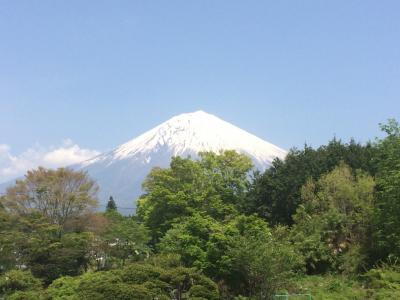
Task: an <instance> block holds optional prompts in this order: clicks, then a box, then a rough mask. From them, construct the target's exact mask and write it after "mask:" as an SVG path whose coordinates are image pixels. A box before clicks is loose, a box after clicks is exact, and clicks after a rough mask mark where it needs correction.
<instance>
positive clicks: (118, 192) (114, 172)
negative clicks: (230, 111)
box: [73, 111, 286, 213]
mask: <svg viewBox="0 0 400 300" xmlns="http://www.w3.org/2000/svg"><path fill="white" fill-rule="evenodd" d="M221 150H236V151H237V152H239V153H243V154H246V155H248V156H249V157H250V158H251V159H252V160H253V163H254V165H255V167H256V168H257V169H259V170H261V171H263V170H265V169H266V168H267V167H269V166H270V165H271V162H272V161H273V160H274V159H275V158H276V157H278V158H284V157H285V155H286V151H285V150H283V149H281V148H279V147H277V146H275V145H273V144H271V143H269V142H266V141H264V140H262V139H260V138H258V137H256V136H254V135H252V134H250V133H248V132H246V131H244V130H242V129H240V128H238V127H236V126H234V125H232V124H230V123H228V122H225V121H223V120H221V119H219V118H218V117H216V116H214V115H211V114H208V113H206V112H203V111H197V112H193V113H186V114H181V115H178V116H175V117H173V118H171V119H169V120H168V121H166V122H164V123H162V124H160V125H159V126H157V127H155V128H153V129H151V130H149V131H147V132H145V133H143V134H142V135H140V136H138V137H137V138H135V139H133V140H130V141H129V142H127V143H125V144H122V145H121V146H119V147H117V148H115V149H114V150H112V151H110V152H106V153H103V154H100V155H98V156H96V157H93V158H91V159H89V160H87V161H84V162H82V163H80V164H77V165H74V166H73V168H74V169H79V170H86V171H87V172H88V173H89V175H90V176H91V177H92V178H93V179H95V180H96V181H97V182H98V184H99V186H100V194H99V198H100V203H101V204H102V205H104V203H105V202H106V200H107V199H108V197H109V196H110V195H112V196H113V197H114V199H116V201H117V204H118V206H119V207H120V208H122V209H123V208H124V207H132V206H134V201H135V199H137V198H138V197H139V196H140V194H141V193H142V190H141V184H142V182H143V180H144V179H145V177H146V175H147V174H148V173H149V171H150V170H151V169H152V168H153V167H156V166H158V167H167V166H168V165H169V162H170V160H171V157H173V156H178V155H179V156H182V157H187V156H189V155H190V156H191V157H194V158H195V157H196V156H197V154H198V153H199V152H201V151H213V152H219V151H221ZM131 212H133V211H131ZM131 212H128V211H127V213H131Z"/></svg>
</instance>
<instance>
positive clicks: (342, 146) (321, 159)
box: [246, 139, 376, 225]
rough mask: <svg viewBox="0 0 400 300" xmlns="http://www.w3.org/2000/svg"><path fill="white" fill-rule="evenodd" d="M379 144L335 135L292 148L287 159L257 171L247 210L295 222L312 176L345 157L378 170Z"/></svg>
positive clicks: (353, 166)
mask: <svg viewBox="0 0 400 300" xmlns="http://www.w3.org/2000/svg"><path fill="white" fill-rule="evenodd" d="M375 153H376V147H375V146H374V144H372V143H367V144H366V145H361V144H358V143H356V142H355V141H354V140H351V141H350V142H349V143H342V142H341V141H340V140H336V139H333V140H332V141H330V142H329V143H328V145H324V146H321V147H319V148H317V149H313V148H311V147H310V146H307V145H305V146H304V149H302V150H298V149H291V150H290V151H289V153H288V155H287V156H286V158H285V159H284V160H279V159H276V160H275V161H273V163H272V166H271V167H270V168H269V169H267V170H266V171H265V172H264V173H263V174H257V175H256V176H255V179H254V182H253V184H252V186H251V188H250V192H249V194H248V197H247V201H246V211H247V212H248V213H257V214H258V215H259V216H260V217H262V218H265V219H266V220H267V221H268V222H269V223H270V224H272V225H275V224H286V225H291V224H293V215H294V214H295V212H296V209H297V207H298V206H299V205H300V204H301V187H302V186H303V185H304V184H305V183H306V182H307V180H308V179H309V178H313V179H315V180H317V179H318V178H319V177H320V176H321V175H322V174H325V173H327V172H330V171H332V170H333V169H334V168H335V167H336V166H338V165H339V164H340V162H341V161H343V162H345V163H346V164H347V165H349V166H350V168H351V169H352V170H357V169H361V170H364V171H366V172H368V173H369V174H371V175H374V174H375V173H376V162H375V160H374V157H375Z"/></svg>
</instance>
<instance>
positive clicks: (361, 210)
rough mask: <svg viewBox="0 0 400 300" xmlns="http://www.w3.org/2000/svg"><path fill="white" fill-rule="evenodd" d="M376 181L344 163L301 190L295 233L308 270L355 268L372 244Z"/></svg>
mask: <svg viewBox="0 0 400 300" xmlns="http://www.w3.org/2000/svg"><path fill="white" fill-rule="evenodd" d="M374 187H375V182H374V180H373V178H372V177H371V176H370V175H368V174H366V173H365V172H362V171H359V172H356V174H353V173H352V171H351V169H350V167H348V166H347V165H345V164H343V163H342V164H341V165H339V166H338V167H336V168H335V169H334V170H333V171H331V172H330V173H328V174H326V175H323V176H322V177H321V178H320V179H319V180H317V181H315V180H312V179H310V180H309V181H308V182H307V183H306V184H305V185H304V186H303V188H302V190H301V197H302V203H303V204H302V205H300V206H299V208H298V209H297V213H296V215H295V217H294V219H295V225H294V226H293V229H292V237H293V240H294V242H295V245H296V247H298V248H299V249H300V250H301V251H302V253H303V255H304V256H305V258H306V262H307V268H308V271H309V272H324V271H327V270H336V271H343V272H356V271H358V270H359V269H360V268H361V267H362V266H363V265H365V263H366V261H365V259H366V255H367V251H368V250H369V248H370V235H371V225H372V223H371V220H372V216H373V200H374Z"/></svg>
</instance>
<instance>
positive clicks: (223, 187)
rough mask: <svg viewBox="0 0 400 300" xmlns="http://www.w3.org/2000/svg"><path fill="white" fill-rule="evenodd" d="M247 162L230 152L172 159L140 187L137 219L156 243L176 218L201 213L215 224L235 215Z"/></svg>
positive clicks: (243, 186)
mask: <svg viewBox="0 0 400 300" xmlns="http://www.w3.org/2000/svg"><path fill="white" fill-rule="evenodd" d="M251 168H252V164H251V160H250V159H249V158H248V157H246V156H244V155H240V154H237V153H236V152H234V151H225V152H221V153H220V154H214V153H208V152H206V153H200V160H199V161H193V160H191V159H189V158H188V159H183V158H180V157H175V158H173V159H172V162H171V165H170V168H167V169H160V168H155V169H153V170H152V171H151V172H150V174H149V176H148V177H147V179H146V181H145V182H144V184H143V187H144V189H145V191H146V194H144V195H143V196H142V197H141V199H140V200H139V203H138V215H139V217H140V218H141V219H142V220H143V221H144V223H145V225H146V226H147V227H148V228H149V229H150V230H151V233H152V236H153V240H154V241H158V240H159V238H160V237H162V236H163V235H164V234H165V232H166V231H167V230H168V229H170V228H171V226H172V224H173V223H174V222H175V221H176V219H177V218H182V217H185V216H191V215H193V214H194V213H200V214H202V213H204V214H206V215H209V216H211V217H212V218H214V219H216V220H223V219H224V218H225V217H226V216H229V215H235V214H237V213H238V208H239V207H240V206H241V205H242V202H243V200H244V195H245V192H246V190H247V186H248V177H247V175H248V172H249V171H250V169H251Z"/></svg>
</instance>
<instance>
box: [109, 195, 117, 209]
mask: <svg viewBox="0 0 400 300" xmlns="http://www.w3.org/2000/svg"><path fill="white" fill-rule="evenodd" d="M110 210H117V204H116V203H115V201H114V198H113V196H110V199H109V200H108V202H107V206H106V211H110Z"/></svg>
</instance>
